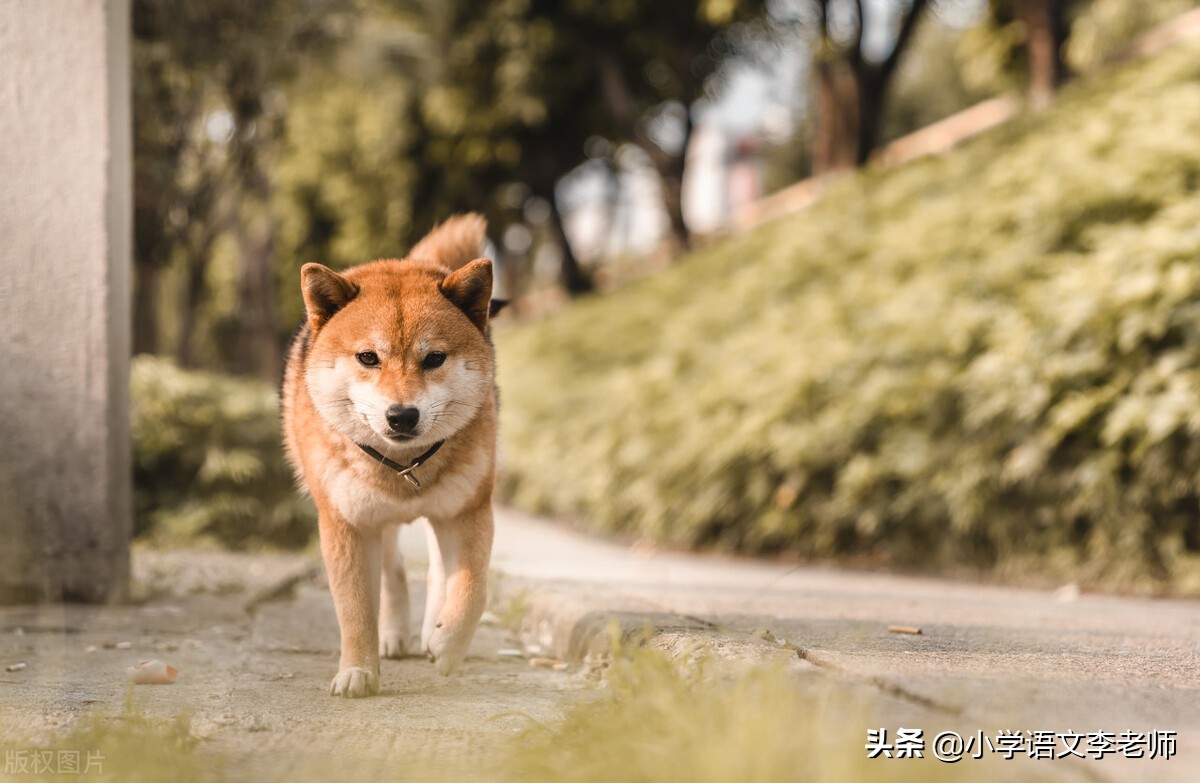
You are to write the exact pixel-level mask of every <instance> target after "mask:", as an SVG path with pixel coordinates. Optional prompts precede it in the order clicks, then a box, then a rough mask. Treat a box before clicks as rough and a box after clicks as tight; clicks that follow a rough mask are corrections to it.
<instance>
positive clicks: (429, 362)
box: [421, 351, 446, 370]
mask: <svg viewBox="0 0 1200 783" xmlns="http://www.w3.org/2000/svg"><path fill="white" fill-rule="evenodd" d="M445 362H446V354H444V353H442V352H441V351H434V352H433V353H431V354H429V355H428V356H426V357H425V361H423V362H421V366H422V367H424V368H425V369H426V370H432V369H435V368H437V367H441V366H442V365H443V364H445Z"/></svg>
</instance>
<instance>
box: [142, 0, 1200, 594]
mask: <svg viewBox="0 0 1200 783" xmlns="http://www.w3.org/2000/svg"><path fill="white" fill-rule="evenodd" d="M1196 5H1197V3H1195V2H1192V0H1156V2H1153V3H1148V2H1141V1H1140V0H767V1H766V2H745V1H743V0H669V1H668V0H663V1H662V2H653V3H651V2H636V1H635V0H610V1H609V2H593V1H591V0H564V1H562V2H543V1H541V0H495V1H494V2H473V1H471V0H259V2H254V3H245V2H240V1H239V0H134V1H133V3H132V10H133V41H132V62H133V113H134V139H133V142H134V158H135V159H134V231H135V237H134V260H135V295H134V331H133V344H134V352H135V354H136V355H137V356H136V358H135V362H134V369H133V379H132V382H133V386H132V389H133V398H134V406H133V428H134V459H135V516H136V532H137V535H138V536H140V537H141V538H142V540H143V541H144V542H147V543H149V544H164V545H165V544H170V545H177V544H181V543H183V544H188V545H203V546H220V547H235V548H245V547H263V546H267V547H305V546H308V545H310V544H311V542H312V540H313V537H314V536H315V520H314V518H313V511H312V508H311V505H310V504H309V502H308V501H307V500H303V499H301V498H300V497H298V495H297V493H296V492H295V490H294V486H293V482H292V477H291V474H290V471H289V469H288V468H287V466H286V465H285V464H284V462H283V458H282V453H281V449H280V442H279V441H280V438H279V432H278V430H279V427H278V403H277V395H276V384H277V382H278V378H279V376H280V373H281V362H282V356H283V354H284V351H285V349H286V345H287V341H288V339H289V337H290V335H291V333H292V331H293V329H294V328H295V326H296V325H297V324H298V323H299V321H300V319H301V316H302V312H303V305H302V302H301V298H300V289H299V284H298V281H299V269H300V267H301V265H303V264H305V263H308V262H320V263H323V264H327V265H330V266H332V267H334V268H343V267H346V266H349V265H352V264H356V263H360V262H363V261H367V260H370V259H373V258H379V257H402V256H403V255H404V254H405V252H406V250H407V249H408V248H409V247H410V246H411V245H412V244H414V243H415V241H416V240H417V239H419V238H420V237H421V236H422V235H423V234H424V233H425V232H427V231H428V230H429V229H430V228H431V227H432V226H433V225H434V224H435V223H436V222H438V221H440V220H442V219H444V218H446V217H448V216H449V215H451V214H453V213H455V212H461V211H469V210H470V211H479V212H482V213H483V214H485V215H486V216H487V218H488V220H489V224H490V232H489V233H490V237H491V241H492V244H493V247H492V256H493V258H494V259H495V261H496V262H497V269H498V276H499V284H498V285H499V291H498V293H499V295H500V296H502V297H503V298H506V299H509V300H511V301H512V306H511V307H510V308H509V310H508V311H507V312H506V313H505V314H504V315H503V316H502V317H501V319H500V320H499V321H498V322H497V325H496V340H497V351H498V356H499V362H500V368H501V369H500V373H501V374H500V386H501V394H502V399H503V403H504V404H503V406H502V408H503V434H502V448H503V467H502V474H503V477H502V495H501V498H500V499H501V500H502V501H504V502H509V503H514V504H517V505H519V506H521V507H523V508H525V509H528V510H532V511H536V512H541V513H546V514H550V515H553V516H555V517H557V518H559V519H561V520H563V521H565V522H568V523H571V524H574V525H578V526H581V527H586V528H589V529H594V530H600V531H604V532H606V533H609V534H612V535H616V536H618V537H620V538H621V539H622V540H627V541H637V542H641V543H642V544H643V545H646V546H680V547H689V548H692V547H698V548H709V549H720V550H726V551H737V552H744V553H754V554H761V555H772V556H775V555H786V556H789V557H802V558H808V559H818V560H826V559H831V558H836V559H839V560H841V561H842V562H846V563H851V564H856V565H864V566H870V567H896V568H905V569H922V570H940V571H942V572H947V573H960V574H961V573H971V574H979V573H987V574H991V575H993V576H998V577H1000V578H1006V579H1015V580H1021V579H1045V580H1057V579H1062V578H1068V579H1077V580H1081V581H1083V582H1086V583H1088V584H1095V585H1100V586H1106V587H1111V588H1116V589H1136V590H1151V591H1160V590H1174V591H1180V592H1185V593H1188V592H1190V593H1200V483H1198V480H1197V475H1198V470H1200V447H1198V446H1197V441H1196V439H1195V437H1194V435H1195V432H1196V430H1197V429H1200V334H1198V332H1197V329H1198V323H1200V322H1198V321H1197V316H1198V315H1200V267H1198V266H1197V258H1198V255H1197V254H1198V253H1200V236H1198V234H1197V232H1198V231H1200V196H1198V195H1197V192H1196V189H1197V187H1198V186H1200V144H1197V143H1196V139H1197V138H1200V52H1198V50H1197V46H1196V44H1195V43H1190V42H1187V41H1184V43H1179V44H1177V45H1174V46H1172V45H1171V44H1173V43H1175V42H1176V40H1177V39H1186V38H1188V36H1189V34H1190V32H1191V31H1192V30H1194V29H1195V28H1196V27H1197V21H1196V18H1195V16H1194V15H1189V13H1188V12H1190V11H1191V10H1192V9H1193V8H1194V6H1196ZM959 142H963V143H962V144H959ZM952 148H953V149H952ZM928 153H937V154H936V155H935V156H933V157H926V155H927V154H928Z"/></svg>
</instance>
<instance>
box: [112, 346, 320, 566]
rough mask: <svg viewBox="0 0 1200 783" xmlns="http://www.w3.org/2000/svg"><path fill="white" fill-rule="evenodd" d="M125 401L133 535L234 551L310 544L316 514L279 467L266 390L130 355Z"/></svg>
mask: <svg viewBox="0 0 1200 783" xmlns="http://www.w3.org/2000/svg"><path fill="white" fill-rule="evenodd" d="M132 395H133V451H134V504H135V526H136V533H137V535H138V536H141V537H143V538H146V539H149V540H151V541H163V542H170V543H204V542H206V543H211V544H218V545H222V546H227V547H233V548H246V547H253V546H260V545H264V544H266V545H273V546H282V547H302V546H304V545H306V544H307V543H308V542H309V541H310V540H311V539H312V537H313V534H314V533H315V532H316V523H315V512H314V511H313V509H312V503H311V502H310V501H308V500H307V499H304V498H302V497H301V496H300V494H299V492H297V490H296V486H295V480H294V478H293V475H292V471H291V468H290V467H288V465H287V463H286V462H285V460H284V456H283V447H282V444H281V434H280V428H279V402H278V396H277V394H276V391H275V389H273V388H272V387H271V386H269V385H267V384H265V383H262V382H260V381H253V380H246V379H241V378H231V377H226V376H222V375H217V374H213V373H206V372H193V371H185V370H181V369H179V368H178V367H176V366H175V365H174V364H172V363H171V362H169V361H167V360H165V359H159V358H153V357H148V356H139V357H137V358H136V359H134V362H133V377H132Z"/></svg>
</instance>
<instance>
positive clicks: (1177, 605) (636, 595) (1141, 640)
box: [0, 510, 1200, 782]
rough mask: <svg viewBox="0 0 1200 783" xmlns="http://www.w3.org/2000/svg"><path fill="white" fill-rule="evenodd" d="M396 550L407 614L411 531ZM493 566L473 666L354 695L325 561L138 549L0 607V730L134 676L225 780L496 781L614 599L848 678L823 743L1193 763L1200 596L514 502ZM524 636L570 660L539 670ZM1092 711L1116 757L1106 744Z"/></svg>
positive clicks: (24, 725)
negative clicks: (782, 555)
mask: <svg viewBox="0 0 1200 783" xmlns="http://www.w3.org/2000/svg"><path fill="white" fill-rule="evenodd" d="M402 546H403V549H404V550H405V551H406V553H407V554H408V557H407V558H406V559H407V560H408V562H409V564H410V579H411V581H412V590H413V593H414V596H413V599H414V602H415V604H416V608H417V611H416V612H415V614H416V615H417V618H414V619H419V614H420V612H419V606H420V600H421V596H422V594H423V586H422V583H421V572H422V571H423V566H424V561H425V549H424V543H423V540H422V531H421V528H420V527H419V526H410V527H409V528H407V529H406V532H405V534H404V536H403V542H402ZM493 562H494V565H495V571H496V572H497V574H498V575H497V577H496V579H495V580H494V589H493V604H492V613H491V614H490V615H489V619H488V622H487V623H486V624H485V625H484V626H483V627H482V628H481V630H480V633H479V634H478V636H477V638H476V640H475V643H474V645H473V646H472V650H471V655H470V657H469V658H468V661H467V663H466V664H465V666H464V669H463V671H462V673H461V675H459V676H456V677H453V678H450V679H444V678H441V677H439V676H437V675H436V674H435V673H434V671H433V668H432V666H430V665H429V664H428V663H427V662H426V661H425V660H424V659H422V658H418V657H414V658H410V659H406V660H401V661H386V662H385V663H384V667H383V672H382V685H383V693H382V695H381V696H380V697H379V698H376V699H368V700H361V701H346V700H338V699H332V698H330V697H328V696H327V695H326V688H327V687H328V682H329V678H330V677H331V676H332V674H333V672H334V669H335V668H336V661H337V628H336V622H335V620H334V617H333V610H332V603H331V601H330V598H329V595H328V589H327V587H326V586H325V584H324V581H323V578H322V576H321V574H320V569H319V566H318V564H317V563H316V561H315V560H314V559H313V558H312V557H311V556H285V555H277V556H261V555H259V556H248V555H231V554H228V553H195V552H146V551H138V552H135V556H134V565H135V572H136V578H137V583H138V587H139V590H140V591H141V597H142V599H143V601H144V602H143V603H142V604H141V605H137V606H129V607H119V608H97V607H41V608H28V607H27V608H10V609H3V610H0V666H2V667H7V666H11V665H14V664H20V663H24V664H25V667H23V668H18V669H17V670H16V671H12V672H6V671H4V670H3V669H2V668H0V749H3V751H4V752H5V753H6V754H7V753H8V751H10V750H18V751H19V750H21V749H22V748H36V747H41V746H43V745H44V744H45V743H46V742H50V741H53V740H54V738H56V737H61V736H62V735H63V734H64V733H65V732H68V731H70V729H71V727H72V726H74V725H76V724H77V723H78V722H79V721H80V719H81V718H83V717H84V716H87V715H89V714H92V713H95V712H99V713H101V714H104V715H109V716H116V715H119V714H121V713H122V711H123V710H125V701H126V698H127V696H130V695H131V696H132V699H133V704H134V706H135V708H136V709H138V710H140V711H143V712H145V713H147V714H150V715H153V716H160V717H169V716H173V715H177V714H179V713H181V712H186V713H187V714H189V715H190V716H191V726H192V731H193V733H194V734H195V735H196V736H198V737H200V738H201V740H202V741H201V744H200V746H199V750H198V752H199V753H201V754H202V756H203V758H205V759H209V758H211V759H220V760H223V761H222V763H223V767H221V769H222V770H223V776H224V777H223V779H231V780H283V779H287V780H289V781H294V780H310V779H324V778H328V777H339V778H340V777H345V775H346V774H347V770H353V772H354V775H353V777H354V778H355V779H363V780H370V779H379V780H385V779H386V780H392V779H397V778H416V779H428V777H429V774H427V773H428V772H429V771H430V770H436V771H437V775H436V776H435V777H444V778H456V779H488V777H487V775H483V776H481V775H480V770H487V769H490V768H493V766H494V765H495V764H498V763H502V757H503V754H504V753H505V748H506V747H507V743H510V742H511V738H512V737H513V736H514V734H516V733H517V732H518V731H519V730H520V729H521V728H523V727H526V726H528V725H529V724H530V722H531V721H537V722H540V723H551V724H552V723H553V722H554V720H555V719H556V717H557V715H558V714H559V713H560V709H561V707H562V705H563V704H564V703H569V702H570V701H571V700H575V699H581V698H582V699H587V698H593V697H594V696H595V695H596V691H595V689H594V687H593V686H594V682H593V680H592V679H591V678H590V677H589V674H590V671H589V667H588V666H587V665H581V664H584V663H585V661H586V659H587V656H588V655H589V653H593V652H595V651H596V650H598V649H602V648H604V647H605V646H606V645H607V639H608V634H609V633H610V630H609V629H610V627H611V624H612V622H613V621H614V620H615V621H616V623H617V625H618V627H619V628H620V629H621V630H622V632H623V633H625V634H626V635H629V636H634V635H638V634H645V635H648V637H649V643H650V644H652V645H654V646H656V647H659V648H662V649H665V650H667V651H669V652H672V653H674V654H680V655H687V654H691V653H692V652H693V651H694V650H696V649H697V647H698V646H703V647H704V648H706V649H709V650H711V651H712V652H713V653H714V654H716V655H718V656H722V657H727V658H733V659H734V660H736V661H739V662H743V663H746V664H752V663H757V662H761V661H767V660H770V661H775V662H782V663H783V664H784V665H785V666H787V667H788V670H789V671H791V672H792V673H793V674H794V677H793V679H792V681H794V682H795V687H796V688H798V689H801V690H803V691H805V692H811V693H813V694H814V698H824V696H822V694H829V693H834V694H837V695H838V698H843V697H849V698H851V699H852V702H853V703H854V704H856V705H859V707H858V708H856V709H855V710H852V711H849V712H847V714H846V717H845V718H844V720H842V723H844V724H853V725H852V726H851V728H852V731H851V732H850V735H849V736H851V737H853V739H852V740H850V741H843V742H841V744H839V745H837V746H830V747H829V748H828V750H827V752H828V753H830V754H831V755H833V756H837V755H839V754H840V755H843V756H845V757H847V758H855V759H859V758H862V757H863V756H865V755H866V753H867V751H866V749H865V744H866V743H867V740H868V734H867V732H868V730H870V729H886V730H887V731H888V733H889V739H888V740H887V741H885V742H882V743H880V744H882V745H887V744H889V743H890V742H892V741H893V740H894V739H895V736H896V733H897V731H898V730H899V729H900V728H905V729H909V730H912V729H920V730H921V731H922V732H923V734H922V740H923V742H924V743H925V753H926V755H927V756H930V755H932V753H933V748H932V743H933V740H934V737H935V736H937V735H939V734H941V733H942V732H950V731H953V732H955V733H956V734H957V735H958V736H959V737H962V738H963V741H964V743H965V742H968V741H974V742H976V743H979V742H984V741H985V738H986V740H987V741H992V742H993V743H994V741H995V737H996V736H997V735H998V734H1000V733H1002V732H1012V731H1026V732H1047V734H1042V735H1035V738H1036V742H1035V743H1034V744H1037V742H1045V741H1046V740H1047V737H1049V742H1050V746H1051V747H1052V749H1053V750H1052V751H1051V753H1052V754H1053V755H1060V754H1062V753H1064V752H1065V746H1066V744H1067V743H1069V742H1070V738H1071V737H1072V736H1074V735H1079V737H1080V739H1079V741H1078V742H1079V744H1078V745H1077V749H1078V751H1079V752H1080V753H1082V754H1083V755H1084V756H1085V758H1070V757H1067V758H1060V759H1055V760H1047V759H1030V758H1028V751H1029V750H1030V749H1031V747H1032V746H1031V745H1026V746H1025V747H1024V748H1023V749H1022V750H1021V751H1019V752H1017V753H1016V754H1015V756H1016V758H1014V759H1013V760H1012V761H1011V762H1009V761H1005V760H1003V754H999V753H993V752H991V751H988V752H987V753H985V754H982V755H984V758H983V759H979V760H976V759H971V758H965V759H963V761H962V762H960V763H957V764H953V765H950V764H946V765H944V767H945V769H946V770H948V771H950V772H952V773H953V774H954V775H955V776H957V777H956V778H955V779H959V780H976V779H981V778H986V779H993V780H1027V779H1030V778H1031V777H1034V778H1037V779H1046V780H1072V781H1074V780H1081V781H1125V780H1145V781H1181V782H1182V781H1193V780H1197V779H1200V679H1198V672H1200V667H1198V664H1200V602H1198V601H1184V600H1154V599H1144V598H1121V597H1113V596H1098V595H1088V594H1084V595H1079V594H1078V592H1077V591H1075V590H1072V589H1061V590H1057V591H1043V590H1030V589H1013V588H1002V587H995V586H987V585H974V584H965V583H961V582H952V581H945V580H936V579H918V578H908V577H899V576H891V575H880V574H868V573H854V572H844V571H836V570H832V569H824V568H811V567H794V566H790V565H785V564H777V563H767V562H760V561H750V560H745V559H733V558H724V557H715V556H698V555H687V554H678V553H664V552H656V551H653V550H652V549H648V548H646V547H634V548H632V549H631V548H629V547H624V546H620V545H617V544H613V543H609V542H604V541H600V540H597V539H594V538H591V537H588V536H583V535H579V534H576V533H573V532H570V531H568V530H566V529H564V528H560V527H555V526H551V525H548V524H547V523H545V522H543V521H539V520H536V519H532V518H529V517H526V516H523V515H520V514H516V513H514V512H511V511H504V510H502V511H501V512H500V514H499V520H498V531H497V537H496V548H495V557H494V561H493ZM890 625H901V626H909V627H912V628H918V629H920V633H919V634H901V633H890V632H889V631H888V626H890ZM514 651H519V652H520V653H521V657H514V656H513V653H514ZM533 655H537V656H541V657H547V658H557V659H562V660H564V661H570V662H572V663H573V664H575V666H574V668H572V669H571V670H569V671H556V670H554V669H552V668H541V667H535V666H531V665H530V664H529V662H528V661H527V660H526V659H527V658H528V657H530V656H533ZM145 658H161V659H163V660H165V661H167V662H169V663H171V664H172V665H175V666H178V667H179V668H180V669H181V671H182V674H181V675H180V679H179V681H178V682H177V683H175V684H174V685H172V686H169V687H149V686H146V687H138V688H134V689H130V688H129V686H128V685H127V684H126V681H125V680H126V678H125V669H126V667H128V666H131V665H133V664H135V663H136V662H137V661H138V660H140V659H145ZM131 690H132V693H130V691H131ZM115 720H117V721H118V722H119V719H115ZM1103 732H1107V733H1111V735H1112V740H1111V742H1112V746H1113V750H1114V751H1116V752H1111V753H1107V754H1105V756H1104V757H1103V758H1101V759H1099V760H1097V759H1096V758H1095V755H1096V754H1097V753H1098V752H1099V750H1102V749H1103V747H1102V746H1103V743H1104V742H1105V738H1106V736H1107V735H1106V734H1103ZM1126 732H1131V734H1129V735H1127V736H1126V737H1125V738H1124V739H1123V738H1122V735H1123V734H1125V733H1126ZM1159 732H1174V734H1166V735H1162V734H1159ZM1092 733H1096V734H1094V735H1093V734H1092ZM1062 734H1066V735H1067V738H1066V739H1064V738H1063V737H1061V736H1059V735H1062ZM842 736H843V737H844V736H846V734H845V732H843V733H842ZM1139 736H1140V737H1141V745H1140V746H1141V747H1142V749H1143V752H1144V755H1146V756H1148V755H1149V751H1150V750H1151V748H1150V746H1149V741H1150V740H1149V738H1148V737H1149V736H1153V737H1154V738H1155V739H1154V741H1155V743H1156V745H1155V748H1154V750H1156V751H1159V752H1161V750H1165V749H1166V748H1167V746H1166V744H1165V742H1166V739H1165V738H1170V737H1173V738H1174V747H1173V750H1174V754H1175V755H1174V757H1173V758H1170V759H1163V758H1161V757H1160V758H1155V759H1151V758H1146V757H1143V758H1141V759H1130V758H1124V757H1123V756H1124V755H1126V753H1127V752H1128V751H1131V750H1135V749H1136V748H1137V747H1138V739H1137V738H1138V737H1139ZM1038 747H1041V748H1043V749H1044V745H1039V746H1038ZM1039 752H1041V751H1039ZM971 754H972V750H967V751H966V752H965V754H964V755H967V756H968V757H969V756H970V755H971ZM113 763H116V761H114V762H113ZM214 763H215V762H214ZM879 763H880V764H881V765H882V766H881V767H880V769H881V770H886V771H887V773H888V774H886V775H883V776H882V777H881V779H885V778H895V779H905V775H904V774H899V776H898V777H897V775H896V771H897V770H903V769H904V768H901V767H896V766H895V765H898V764H905V763H907V762H906V761H904V760H896V759H893V760H891V761H888V760H886V759H883V758H881V759H879ZM886 765H892V766H886ZM10 771H11V770H10ZM913 772H914V773H915V772H916V770H915V769H914V770H913ZM4 777H12V778H13V779H18V780H26V779H33V778H31V777H29V776H23V775H20V774H17V775H6V776H0V779H4ZM918 777H922V778H923V777H924V773H922V774H921V775H919V776H918ZM189 779H195V778H189ZM347 779H349V778H347Z"/></svg>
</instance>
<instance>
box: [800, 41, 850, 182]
mask: <svg viewBox="0 0 1200 783" xmlns="http://www.w3.org/2000/svg"><path fill="white" fill-rule="evenodd" d="M815 72H816V81H817V85H816V86H817V112H818V114H817V128H816V132H815V133H814V134H813V147H812V171H813V174H814V175H817V176H819V175H821V174H827V173H829V172H831V171H838V170H840V169H848V168H851V167H853V166H854V165H855V164H856V163H857V161H858V159H859V149H858V144H859V116H858V112H859V84H858V79H857V78H856V76H855V74H854V72H853V70H851V69H850V68H848V67H847V66H846V65H845V64H844V63H842V62H835V61H830V60H827V59H822V60H820V61H818V62H817V63H816V69H815Z"/></svg>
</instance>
